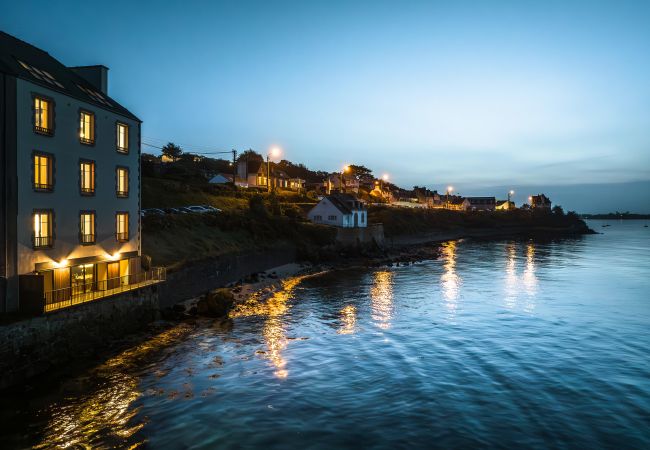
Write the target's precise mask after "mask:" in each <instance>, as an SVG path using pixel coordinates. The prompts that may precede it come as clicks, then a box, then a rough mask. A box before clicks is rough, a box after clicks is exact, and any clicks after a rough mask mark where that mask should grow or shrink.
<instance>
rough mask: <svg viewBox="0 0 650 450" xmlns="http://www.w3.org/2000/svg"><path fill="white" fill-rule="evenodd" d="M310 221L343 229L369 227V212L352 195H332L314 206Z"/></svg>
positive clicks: (309, 214) (308, 215)
mask: <svg viewBox="0 0 650 450" xmlns="http://www.w3.org/2000/svg"><path fill="white" fill-rule="evenodd" d="M307 217H309V220H311V221H312V222H314V223H319V224H323V225H333V226H336V227H343V228H356V227H367V226H368V211H367V210H366V207H365V205H364V204H363V202H361V201H359V199H357V198H356V197H354V196H352V195H350V194H332V195H328V196H325V197H323V199H322V200H321V201H320V202H319V203H318V204H317V205H316V206H314V207H313V208H312V209H311V211H309V213H308V214H307Z"/></svg>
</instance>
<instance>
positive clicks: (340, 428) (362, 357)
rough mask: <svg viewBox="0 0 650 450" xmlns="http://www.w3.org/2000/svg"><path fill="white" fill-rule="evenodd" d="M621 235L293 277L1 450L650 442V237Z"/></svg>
mask: <svg viewBox="0 0 650 450" xmlns="http://www.w3.org/2000/svg"><path fill="white" fill-rule="evenodd" d="M632 225H633V224H627V225H626V226H627V227H632ZM614 228H615V227H614V226H612V227H611V229H609V228H608V232H607V234H605V235H598V236H587V237H585V238H583V239H578V240H561V241H527V240H513V241H492V242H481V241H465V240H463V241H457V242H450V243H448V244H446V245H444V246H443V248H442V249H441V250H442V253H441V257H440V259H439V260H438V261H428V262H425V263H422V264H418V265H414V266H413V265H411V266H407V267H395V268H382V269H368V270H348V271H342V272H335V273H330V274H326V275H324V276H319V277H313V278H296V279H293V280H289V281H288V282H286V283H285V284H284V285H283V289H281V290H280V291H278V292H276V293H275V294H274V295H272V296H271V298H270V299H269V300H268V301H261V299H260V298H259V297H255V298H252V299H251V300H250V301H249V302H247V303H245V304H243V305H241V306H239V307H238V308H237V309H236V310H235V311H233V313H232V314H231V319H232V322H228V323H226V324H222V325H217V323H212V322H209V321H206V322H205V323H203V322H201V323H202V324H199V325H197V326H189V325H181V326H180V328H178V329H174V330H171V331H170V332H169V334H168V335H161V336H160V337H159V338H154V339H152V340H150V341H147V342H145V343H144V344H142V345H141V346H137V347H135V348H134V349H132V350H130V351H129V352H125V353H123V354H121V355H119V356H118V357H116V358H112V359H110V360H109V361H107V362H106V364H104V365H102V368H101V369H100V370H93V371H91V372H90V373H84V374H83V375H82V376H81V377H79V380H82V381H78V382H77V383H78V386H77V387H76V388H75V389H74V392H75V395H70V394H69V389H68V391H64V393H63V394H60V393H57V392H56V390H54V391H53V392H50V393H48V394H47V395H42V396H38V397H37V398H34V399H31V400H30V401H28V402H25V404H24V405H23V404H22V403H18V404H16V405H15V406H12V407H15V408H16V409H17V410H19V409H21V408H24V409H25V408H26V411H25V412H24V415H23V416H22V417H24V419H23V420H21V421H20V423H19V424H16V423H14V426H13V429H12V430H11V431H7V432H4V431H3V432H2V434H0V442H9V443H12V444H13V443H15V445H4V446H3V448H4V447H7V448H12V447H28V446H32V445H37V446H39V447H40V448H46V447H50V446H52V447H57V446H58V447H75V446H76V447H85V448H110V447H118V448H126V447H129V446H141V445H143V444H145V445H146V446H148V447H150V448H171V449H173V448H186V447H189V446H190V445H193V446H195V447H196V448H222V447H225V448H240V447H241V448H253V447H256V448H358V447H359V445H360V443H362V445H363V446H365V447H374V448H406V447H408V448H429V447H430V446H431V445H436V446H440V447H455V448H468V447H493V446H497V447H508V448H521V447H526V448H528V447H536V448H547V447H570V448H596V447H611V448H630V447H631V448H650V431H649V430H650V427H649V426H648V421H647V417H648V416H649V415H648V412H650V365H649V364H648V358H647V348H650V335H649V334H648V332H647V330H648V327H649V326H650V304H649V302H648V297H647V293H648V292H650V245H649V243H650V234H648V233H646V232H645V231H643V230H644V229H643V228H641V227H637V228H638V229H634V230H633V229H632V228H630V230H628V228H625V227H623V226H621V227H620V228H616V229H614ZM646 230H647V229H646ZM641 233H646V234H641ZM378 328H379V329H380V330H381V332H378V331H377V329H378ZM89 379H90V380H92V381H84V380H89ZM74 385H75V384H74V383H73V386H74ZM184 390H185V391H187V392H186V395H176V394H175V393H178V392H183V391H184ZM193 392H196V393H197V394H198V393H200V395H192V393H193ZM34 405H37V406H34ZM43 405H45V406H43ZM29 423H31V424H32V425H29V426H28V425H26V424H29ZM21 427H22V428H21ZM25 436H30V437H28V438H27V437H25ZM432 443H433V444H432Z"/></svg>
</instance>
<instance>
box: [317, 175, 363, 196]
mask: <svg viewBox="0 0 650 450" xmlns="http://www.w3.org/2000/svg"><path fill="white" fill-rule="evenodd" d="M341 180H343V183H342V184H341ZM341 186H343V189H341ZM323 187H324V188H325V193H327V194H328V195H329V194H331V193H332V192H347V193H354V194H358V193H359V180H357V178H356V177H355V176H352V175H346V174H342V173H331V174H330V175H328V176H327V178H325V180H323Z"/></svg>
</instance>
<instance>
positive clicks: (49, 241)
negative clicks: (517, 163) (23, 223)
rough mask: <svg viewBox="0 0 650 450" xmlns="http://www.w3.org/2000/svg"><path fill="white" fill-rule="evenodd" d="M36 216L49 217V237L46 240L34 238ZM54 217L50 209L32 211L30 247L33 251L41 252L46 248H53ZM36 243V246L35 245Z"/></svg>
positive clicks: (54, 236)
mask: <svg viewBox="0 0 650 450" xmlns="http://www.w3.org/2000/svg"><path fill="white" fill-rule="evenodd" d="M36 214H49V215H50V224H49V225H50V230H49V231H50V233H49V234H50V235H49V236H48V237H46V238H42V237H39V238H37V237H36V230H34V216H35V215H36ZM54 220H55V216H54V210H53V209H52V208H34V209H33V210H32V247H33V249H34V250H41V249H47V248H54V241H55V239H56V234H55V230H56V227H55V221H54ZM38 239H47V240H46V241H40V240H38ZM37 242H38V245H37Z"/></svg>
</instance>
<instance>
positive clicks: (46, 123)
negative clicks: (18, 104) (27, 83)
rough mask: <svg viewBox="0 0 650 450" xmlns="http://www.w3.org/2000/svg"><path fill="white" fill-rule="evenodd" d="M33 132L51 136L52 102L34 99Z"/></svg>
mask: <svg viewBox="0 0 650 450" xmlns="http://www.w3.org/2000/svg"><path fill="white" fill-rule="evenodd" d="M34 131H36V132H37V133H41V134H48V135H51V134H52V133H53V129H52V102H51V101H50V100H46V99H44V98H42V97H34Z"/></svg>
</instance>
